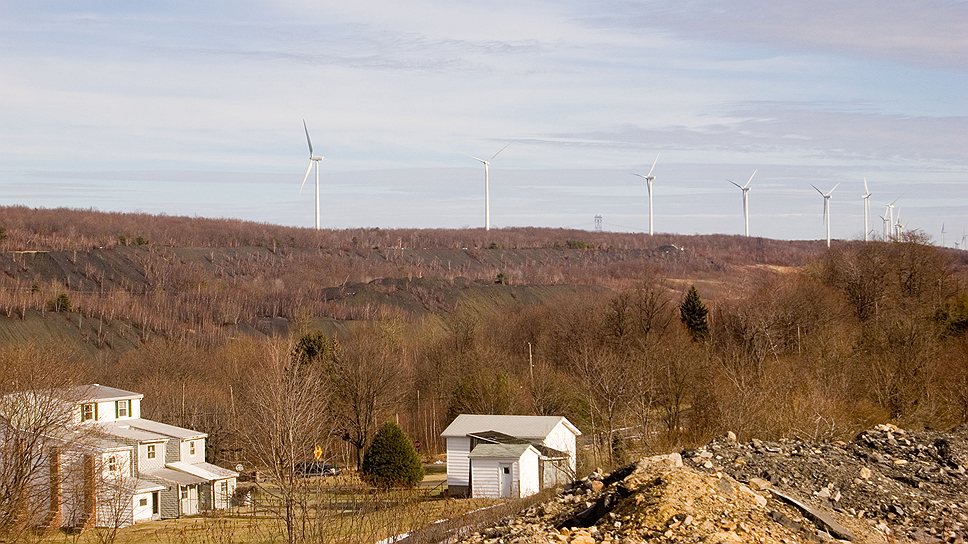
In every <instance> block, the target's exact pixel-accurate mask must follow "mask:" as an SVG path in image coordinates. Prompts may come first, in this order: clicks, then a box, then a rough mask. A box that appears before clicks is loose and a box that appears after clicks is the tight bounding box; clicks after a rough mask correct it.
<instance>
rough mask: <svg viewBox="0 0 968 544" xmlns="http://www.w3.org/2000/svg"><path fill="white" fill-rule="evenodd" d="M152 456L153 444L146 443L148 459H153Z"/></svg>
mask: <svg viewBox="0 0 968 544" xmlns="http://www.w3.org/2000/svg"><path fill="white" fill-rule="evenodd" d="M154 458H155V445H154V444H148V459H154Z"/></svg>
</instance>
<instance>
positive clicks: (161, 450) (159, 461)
mask: <svg viewBox="0 0 968 544" xmlns="http://www.w3.org/2000/svg"><path fill="white" fill-rule="evenodd" d="M148 446H154V447H155V458H154V459H148ZM165 453H166V452H165V443H164V442H152V443H149V444H138V471H139V472H150V471H152V470H155V469H159V468H165V463H166V461H165Z"/></svg>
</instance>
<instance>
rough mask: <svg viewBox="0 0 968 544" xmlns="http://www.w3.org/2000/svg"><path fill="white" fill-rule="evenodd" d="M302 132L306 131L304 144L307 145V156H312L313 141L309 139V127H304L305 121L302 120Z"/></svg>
mask: <svg viewBox="0 0 968 544" xmlns="http://www.w3.org/2000/svg"><path fill="white" fill-rule="evenodd" d="M303 130H305V131H306V143H307V144H309V156H310V157H312V156H313V141H312V140H310V139H309V127H307V126H306V120H305V119H303Z"/></svg>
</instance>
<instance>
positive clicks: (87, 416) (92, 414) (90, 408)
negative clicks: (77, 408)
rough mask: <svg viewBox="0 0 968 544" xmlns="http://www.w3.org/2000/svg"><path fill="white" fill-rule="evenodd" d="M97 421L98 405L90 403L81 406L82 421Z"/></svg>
mask: <svg viewBox="0 0 968 544" xmlns="http://www.w3.org/2000/svg"><path fill="white" fill-rule="evenodd" d="M92 419H97V404H96V403H93V402H88V403H85V404H82V405H81V421H90V420H92Z"/></svg>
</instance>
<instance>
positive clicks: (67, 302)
mask: <svg viewBox="0 0 968 544" xmlns="http://www.w3.org/2000/svg"><path fill="white" fill-rule="evenodd" d="M47 310H49V311H51V312H69V311H71V297H69V296H67V293H61V294H59V295H57V298H52V299H50V300H48V301H47Z"/></svg>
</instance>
